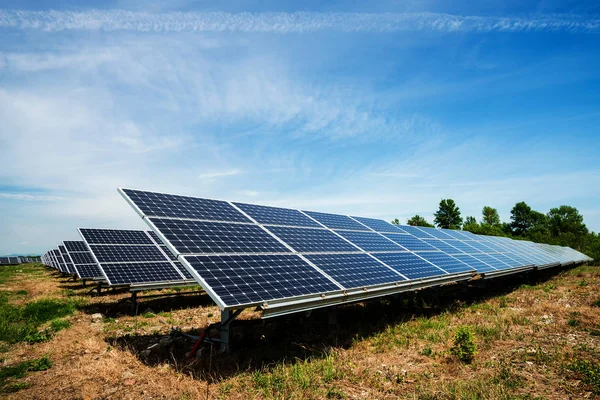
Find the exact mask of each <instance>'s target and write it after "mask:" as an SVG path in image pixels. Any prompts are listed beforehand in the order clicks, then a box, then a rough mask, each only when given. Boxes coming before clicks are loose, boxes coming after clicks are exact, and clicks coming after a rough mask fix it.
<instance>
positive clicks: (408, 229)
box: [398, 225, 434, 239]
mask: <svg viewBox="0 0 600 400" xmlns="http://www.w3.org/2000/svg"><path fill="white" fill-rule="evenodd" d="M398 229H399V230H400V231H401V232H404V233H409V234H411V235H413V236H416V237H418V238H420V239H431V238H433V237H434V236H431V235H430V234H428V233H427V232H425V231H423V230H421V229H419V228H417V227H416V226H410V225H398Z"/></svg>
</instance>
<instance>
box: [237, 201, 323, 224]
mask: <svg viewBox="0 0 600 400" xmlns="http://www.w3.org/2000/svg"><path fill="white" fill-rule="evenodd" d="M233 204H235V205H236V206H237V207H238V208H239V209H241V210H242V211H243V212H245V213H246V214H248V215H249V216H250V217H251V218H253V219H254V220H255V221H256V222H258V223H259V224H265V225H284V226H304V227H312V228H320V227H321V225H319V224H318V223H317V222H315V221H313V220H312V219H310V218H309V217H307V216H306V215H304V214H302V213H301V212H300V211H298V210H292V209H289V208H279V207H267V206H258V205H254V204H245V203H233Z"/></svg>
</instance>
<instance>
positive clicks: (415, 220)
mask: <svg viewBox="0 0 600 400" xmlns="http://www.w3.org/2000/svg"><path fill="white" fill-rule="evenodd" d="M406 223H407V224H408V225H412V226H425V227H427V228H433V225H432V224H430V223H429V222H427V220H426V219H425V218H423V217H421V216H420V215H419V214H417V215H415V216H414V217H412V218H409V219H408V221H406Z"/></svg>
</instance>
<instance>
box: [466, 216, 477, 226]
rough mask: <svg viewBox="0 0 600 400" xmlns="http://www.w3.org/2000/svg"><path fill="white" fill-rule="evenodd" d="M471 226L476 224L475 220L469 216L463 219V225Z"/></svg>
mask: <svg viewBox="0 0 600 400" xmlns="http://www.w3.org/2000/svg"><path fill="white" fill-rule="evenodd" d="M473 224H477V220H476V219H475V217H472V216H470V215H469V216H468V217H467V218H465V225H473Z"/></svg>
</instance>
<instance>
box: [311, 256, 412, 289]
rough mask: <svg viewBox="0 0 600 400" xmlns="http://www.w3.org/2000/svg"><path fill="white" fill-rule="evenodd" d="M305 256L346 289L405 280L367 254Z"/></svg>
mask: <svg viewBox="0 0 600 400" xmlns="http://www.w3.org/2000/svg"><path fill="white" fill-rule="evenodd" d="M306 258H307V259H308V260H309V261H310V262H312V263H313V264H315V265H316V266H317V267H318V268H319V269H321V270H322V271H324V272H325V273H326V274H327V275H329V276H331V277H332V278H333V279H334V280H335V281H337V282H338V283H340V284H341V285H342V286H343V287H344V288H346V289H353V288H358V287H365V286H372V285H379V284H384V283H393V282H398V281H404V280H406V279H405V278H404V277H402V276H401V275H400V274H398V273H397V272H394V271H393V270H391V269H390V268H388V267H386V266H385V265H383V264H382V263H380V262H379V261H377V260H375V259H374V258H372V257H370V256H369V255H368V254H311V255H307V256H306Z"/></svg>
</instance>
